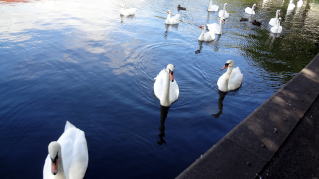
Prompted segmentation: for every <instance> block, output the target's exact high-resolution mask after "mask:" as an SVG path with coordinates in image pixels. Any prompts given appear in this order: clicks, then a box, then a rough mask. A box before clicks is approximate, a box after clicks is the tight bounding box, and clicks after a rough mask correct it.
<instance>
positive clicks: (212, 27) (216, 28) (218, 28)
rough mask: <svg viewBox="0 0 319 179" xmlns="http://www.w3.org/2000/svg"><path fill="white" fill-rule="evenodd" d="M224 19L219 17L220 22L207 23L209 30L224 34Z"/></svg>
mask: <svg viewBox="0 0 319 179" xmlns="http://www.w3.org/2000/svg"><path fill="white" fill-rule="evenodd" d="M224 21H225V20H224V19H219V23H218V24H217V23H213V24H207V27H208V30H209V31H212V32H214V33H215V34H222V28H223V22H224Z"/></svg>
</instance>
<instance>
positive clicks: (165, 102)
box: [160, 69, 170, 107]
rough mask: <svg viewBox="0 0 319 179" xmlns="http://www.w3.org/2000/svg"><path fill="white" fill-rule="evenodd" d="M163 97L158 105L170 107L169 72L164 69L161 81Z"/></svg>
mask: <svg viewBox="0 0 319 179" xmlns="http://www.w3.org/2000/svg"><path fill="white" fill-rule="evenodd" d="M163 87H164V89H163V96H162V99H161V100H160V103H161V105H162V106H165V107H168V106H170V101H169V87H170V81H169V72H168V70H167V69H165V77H164V81H163Z"/></svg>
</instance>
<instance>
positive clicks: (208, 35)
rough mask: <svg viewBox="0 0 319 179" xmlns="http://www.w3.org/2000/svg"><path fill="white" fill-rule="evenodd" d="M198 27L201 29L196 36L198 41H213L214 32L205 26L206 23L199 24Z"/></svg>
mask: <svg viewBox="0 0 319 179" xmlns="http://www.w3.org/2000/svg"><path fill="white" fill-rule="evenodd" d="M199 28H201V29H202V32H201V34H200V35H199V37H198V40H199V41H202V42H210V41H213V40H214V39H215V32H214V31H212V30H209V29H208V28H207V27H206V25H202V26H199Z"/></svg>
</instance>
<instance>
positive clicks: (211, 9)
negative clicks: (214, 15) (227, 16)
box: [207, 0, 219, 12]
mask: <svg viewBox="0 0 319 179" xmlns="http://www.w3.org/2000/svg"><path fill="white" fill-rule="evenodd" d="M218 9H219V6H218V5H216V4H213V0H209V4H208V9H207V11H209V12H216V11H218Z"/></svg>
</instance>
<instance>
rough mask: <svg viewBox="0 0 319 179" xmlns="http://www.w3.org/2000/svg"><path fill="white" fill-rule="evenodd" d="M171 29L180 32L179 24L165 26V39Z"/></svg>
mask: <svg viewBox="0 0 319 179" xmlns="http://www.w3.org/2000/svg"><path fill="white" fill-rule="evenodd" d="M171 29H175V30H178V24H165V31H164V38H165V39H167V35H168V32H169V31H170V30H171Z"/></svg>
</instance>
